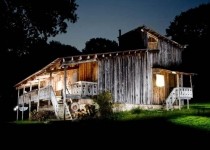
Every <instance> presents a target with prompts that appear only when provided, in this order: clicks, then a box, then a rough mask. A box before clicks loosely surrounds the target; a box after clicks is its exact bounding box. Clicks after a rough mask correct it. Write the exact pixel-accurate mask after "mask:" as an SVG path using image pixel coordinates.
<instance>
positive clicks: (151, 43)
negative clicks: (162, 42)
mask: <svg viewBox="0 0 210 150" xmlns="http://www.w3.org/2000/svg"><path fill="white" fill-rule="evenodd" d="M148 48H149V49H158V39H157V38H156V37H155V36H153V35H151V34H148Z"/></svg>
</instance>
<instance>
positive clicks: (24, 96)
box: [22, 85, 25, 120]
mask: <svg viewBox="0 0 210 150" xmlns="http://www.w3.org/2000/svg"><path fill="white" fill-rule="evenodd" d="M24 99H25V85H24V87H23V103H22V120H23V119H24Z"/></svg>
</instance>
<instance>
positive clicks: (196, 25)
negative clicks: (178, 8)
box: [166, 3, 210, 45]
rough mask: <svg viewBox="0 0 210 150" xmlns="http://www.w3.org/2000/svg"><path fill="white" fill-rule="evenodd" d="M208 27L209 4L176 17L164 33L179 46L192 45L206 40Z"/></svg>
mask: <svg viewBox="0 0 210 150" xmlns="http://www.w3.org/2000/svg"><path fill="white" fill-rule="evenodd" d="M209 27H210V3H208V4H203V5H200V6H198V7H196V8H192V9H189V10H187V11H186V12H182V13H181V14H180V15H178V16H176V17H175V19H174V21H173V22H171V24H170V26H169V28H168V29H166V33H167V36H170V37H171V38H172V40H175V41H177V42H179V43H180V44H188V45H192V44H196V43H198V42H202V41H203V40H207V39H208V36H209V34H210V30H209ZM199 44H200V43H199Z"/></svg>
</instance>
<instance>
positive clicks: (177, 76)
mask: <svg viewBox="0 0 210 150" xmlns="http://www.w3.org/2000/svg"><path fill="white" fill-rule="evenodd" d="M176 78H177V90H178V94H177V95H178V100H179V110H180V109H181V99H180V95H179V94H180V93H179V92H180V91H179V74H177V75H176Z"/></svg>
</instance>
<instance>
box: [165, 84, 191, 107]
mask: <svg viewBox="0 0 210 150" xmlns="http://www.w3.org/2000/svg"><path fill="white" fill-rule="evenodd" d="M191 98H193V93H192V88H187V87H176V88H174V89H173V90H172V91H171V93H170V94H169V96H168V97H167V99H166V109H167V110H172V109H173V108H174V106H173V105H174V102H175V101H176V100H180V102H181V103H182V102H183V100H190V99H191ZM180 105H181V104H180Z"/></svg>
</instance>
